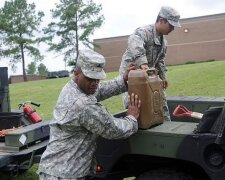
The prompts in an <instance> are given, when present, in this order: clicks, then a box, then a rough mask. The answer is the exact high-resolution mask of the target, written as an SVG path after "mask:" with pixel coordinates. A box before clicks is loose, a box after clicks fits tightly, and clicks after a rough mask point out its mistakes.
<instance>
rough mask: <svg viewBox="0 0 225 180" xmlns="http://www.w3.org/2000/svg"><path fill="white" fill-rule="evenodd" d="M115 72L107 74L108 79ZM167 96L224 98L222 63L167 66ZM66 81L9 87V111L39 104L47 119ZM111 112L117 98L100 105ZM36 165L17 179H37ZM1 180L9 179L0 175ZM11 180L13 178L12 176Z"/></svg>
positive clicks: (117, 104) (117, 108)
mask: <svg viewBox="0 0 225 180" xmlns="http://www.w3.org/2000/svg"><path fill="white" fill-rule="evenodd" d="M117 75H118V73H117V72H114V73H108V79H111V78H113V77H115V76H117ZM167 75H168V79H169V88H168V89H167V95H169V96H185V95H186V96H223V97H225V61H213V62H204V63H196V64H186V65H177V66H169V67H168V74H167ZM69 79H70V78H62V79H48V80H41V81H33V82H25V83H18V84H11V85H10V100H11V108H12V109H17V108H18V103H20V102H24V101H34V102H39V103H41V106H40V107H39V108H36V109H37V111H38V113H39V114H40V115H41V116H42V118H43V119H51V117H52V111H53V108H54V105H55V103H56V101H57V98H58V95H59V92H60V91H61V89H62V87H63V86H64V85H65V84H66V83H67V81H69ZM102 104H103V105H105V106H106V107H107V109H108V110H109V111H110V112H112V113H115V112H118V111H121V110H123V106H122V100H121V97H120V96H116V97H112V98H110V99H108V100H105V101H103V102H102ZM37 167H38V166H37V165H34V166H33V167H32V168H31V169H30V170H29V171H27V172H26V173H25V174H23V175H20V176H18V177H17V178H16V179H18V180H37V179H38V176H37V175H36V170H37ZM0 176H1V179H10V176H7V175H4V174H0ZM11 179H14V177H12V178H11Z"/></svg>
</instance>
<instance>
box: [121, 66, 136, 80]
mask: <svg viewBox="0 0 225 180" xmlns="http://www.w3.org/2000/svg"><path fill="white" fill-rule="evenodd" d="M135 69H136V66H135V64H134V63H130V64H129V66H128V68H127V70H126V71H125V74H124V76H123V79H124V81H125V82H127V81H128V74H129V72H130V71H131V70H135Z"/></svg>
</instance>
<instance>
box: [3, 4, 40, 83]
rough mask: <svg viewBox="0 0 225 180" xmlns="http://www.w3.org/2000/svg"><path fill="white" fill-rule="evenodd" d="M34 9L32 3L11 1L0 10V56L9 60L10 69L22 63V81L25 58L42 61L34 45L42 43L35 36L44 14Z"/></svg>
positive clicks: (24, 74) (24, 75)
mask: <svg viewBox="0 0 225 180" xmlns="http://www.w3.org/2000/svg"><path fill="white" fill-rule="evenodd" d="M35 8H36V6H35V4H34V3H32V4H27V2H26V0H11V1H6V2H5V4H4V7H3V8H1V9H0V41H1V42H2V43H3V47H2V49H1V53H0V56H3V57H7V58H9V59H10V64H11V66H12V68H13V67H15V66H16V64H17V63H18V62H22V69H23V78H24V81H27V76H26V71H25V67H26V66H25V56H26V55H27V56H30V57H32V58H33V61H40V60H42V59H43V56H41V54H40V51H39V49H37V48H36V47H35V45H38V44H39V43H40V42H42V41H43V39H42V38H37V37H36V35H37V34H38V32H40V31H39V29H38V28H39V26H40V23H41V19H42V17H43V16H44V13H43V12H42V11H39V12H37V13H36V11H35Z"/></svg>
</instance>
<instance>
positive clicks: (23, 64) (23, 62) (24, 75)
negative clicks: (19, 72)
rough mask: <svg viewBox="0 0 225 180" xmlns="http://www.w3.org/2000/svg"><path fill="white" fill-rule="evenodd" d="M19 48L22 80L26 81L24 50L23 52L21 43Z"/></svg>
mask: <svg viewBox="0 0 225 180" xmlns="http://www.w3.org/2000/svg"><path fill="white" fill-rule="evenodd" d="M20 50H21V55H22V68H23V81H24V82H26V81H27V75H26V69H25V60H24V52H23V44H22V43H21V44H20Z"/></svg>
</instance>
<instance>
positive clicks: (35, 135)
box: [0, 67, 49, 173]
mask: <svg viewBox="0 0 225 180" xmlns="http://www.w3.org/2000/svg"><path fill="white" fill-rule="evenodd" d="M48 123H49V121H41V122H38V123H33V122H32V120H31V119H30V118H29V116H27V115H26V114H25V113H24V111H23V110H11V107H10V99H9V85H8V69H7V67H0V171H8V172H10V173H20V172H21V173H22V172H24V171H26V170H28V169H29V168H30V167H31V166H32V165H33V163H38V162H39V161H40V157H41V154H42V153H43V151H44V150H45V148H46V146H47V143H48V139H49V126H48ZM12 129H13V131H11V130H12Z"/></svg>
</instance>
